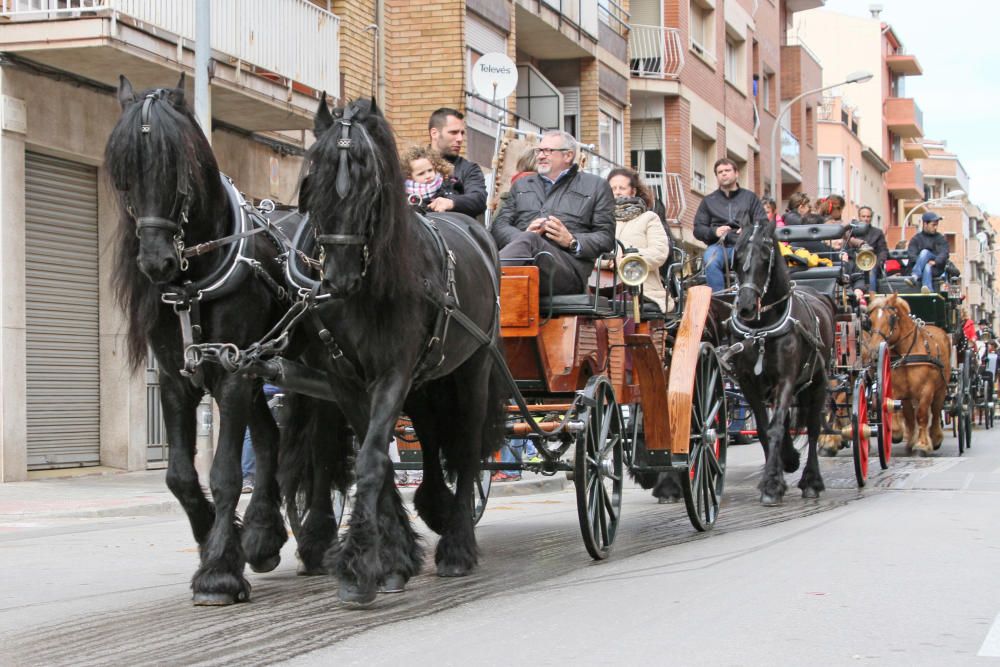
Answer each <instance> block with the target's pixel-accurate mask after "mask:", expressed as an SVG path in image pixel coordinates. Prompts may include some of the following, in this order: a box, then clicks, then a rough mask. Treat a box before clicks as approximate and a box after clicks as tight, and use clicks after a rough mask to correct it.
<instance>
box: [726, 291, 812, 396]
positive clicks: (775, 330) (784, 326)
mask: <svg viewBox="0 0 1000 667" xmlns="http://www.w3.org/2000/svg"><path fill="white" fill-rule="evenodd" d="M797 296H799V295H797V294H792V295H791V298H786V299H785V310H784V312H783V313H782V315H781V318H780V319H778V321H777V322H776V323H774V324H772V325H770V326H768V327H763V328H756V327H750V326H747V325H746V324H744V323H743V321H742V320H740V318H739V316H738V315H737V314H736V310H735V309H733V312H732V314H731V315H730V316H729V324H730V326H731V327H732V328H733V330H734V331H736V333H738V334H739V335H741V336H743V340H742V341H740V342H738V343H736V345H733V346H732V347H731V348H730V349H731V350H732V352H731V353H727V355H726V356H727V358H728V357H731V356H733V355H734V354H738V353H740V352H742V351H744V350H745V349H746V348H747V343H749V345H751V346H752V347H755V348H756V349H757V363H755V364H754V367H753V372H754V375H761V374H762V373H763V372H764V349H765V347H766V345H767V341H768V339H769V338H780V337H781V336H784V335H785V334H789V333H792V332H798V333H799V334H800V335H801V336H802V337H803V338H804V339H805V340H806V341H807V342H808V343H809V347H810V348H811V352H810V354H809V358H808V360H807V361H806V363H805V364H804V365H803V367H802V370H801V371H800V373H799V377H798V379H797V380H796V388H797V389H798V388H801V387H803V386H805V385H807V384H808V383H809V382H811V381H812V371H813V369H814V368H815V367H816V365H817V364H818V362H819V361H820V359H819V350H820V348H821V347H823V338H822V334H821V332H820V328H819V317H818V316H817V315H816V311H815V310H814V309H813V307H812V305H811V304H810V303H809V301H808V299H804V298H798V299H796V297H797ZM796 301H797V302H798V303H801V304H802V306H803V307H804V308H805V309H806V319H808V320H809V321H815V323H816V326H815V331H810V330H809V329H808V328H807V327H806V326H805V325H804V324H803V323H802V320H801V319H798V318H795V317H792V305H793V303H795V302H796Z"/></svg>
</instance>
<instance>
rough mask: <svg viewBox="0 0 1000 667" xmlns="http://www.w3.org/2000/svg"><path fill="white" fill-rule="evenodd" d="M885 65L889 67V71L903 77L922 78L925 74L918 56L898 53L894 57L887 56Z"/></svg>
mask: <svg viewBox="0 0 1000 667" xmlns="http://www.w3.org/2000/svg"><path fill="white" fill-rule="evenodd" d="M885 64H886V65H888V66H889V71H890V72H893V73H894V74H899V75H901V76H920V75H921V74H923V73H924V70H923V69H921V67H920V63H918V62H917V57H916V56H911V55H910V54H908V53H898V54H896V55H894V56H886V58H885Z"/></svg>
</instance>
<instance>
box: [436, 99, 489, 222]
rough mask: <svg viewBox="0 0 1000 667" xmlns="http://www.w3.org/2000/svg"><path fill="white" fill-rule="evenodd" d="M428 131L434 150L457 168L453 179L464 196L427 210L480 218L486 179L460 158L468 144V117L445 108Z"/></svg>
mask: <svg viewBox="0 0 1000 667" xmlns="http://www.w3.org/2000/svg"><path fill="white" fill-rule="evenodd" d="M427 131H428V132H429V133H430V138H431V146H432V147H433V148H434V149H435V150H437V152H438V153H440V154H441V155H442V156H444V159H446V160H447V161H448V162H450V163H452V164H453V165H454V166H455V172H454V174H452V175H453V176H454V177H455V178H456V179H458V181H459V182H460V183H461V184H462V194H454V195H452V196H451V197H437V198H435V199H434V200H432V201H431V203H430V204H428V206H427V209H428V210H430V211H437V212H438V213H442V212H444V211H454V212H455V213H464V214H466V215H468V216H471V217H473V218H476V217H479V216H480V215H482V214H483V213H484V212H485V211H486V179H485V178H484V177H483V170H482V169H480V168H479V165H478V164H476V163H475V162H470V161H468V160H466V159H465V158H463V157H461V156H460V155H459V153H461V152H462V144H464V143H465V116H463V115H462V113H461V112H459V111H456V110H455V109H449V108H448V107H441V108H440V109H438V110H437V111H435V112H434V113H432V114H431V118H430V121H428V123H427Z"/></svg>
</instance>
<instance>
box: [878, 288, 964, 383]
mask: <svg viewBox="0 0 1000 667" xmlns="http://www.w3.org/2000/svg"><path fill="white" fill-rule="evenodd" d="M879 308H880V309H881V310H887V311H890V313H891V314H890V315H889V333H888V335H886V334H884V333H882V332H881V331H879V330H875V329H871V334H872V335H873V336H874V335H876V334H877V335H878V336H879V337H880V338H882V340H884V341H885V342H886V343H887V344H889V350H890V352H891V353H892V362H891V367H892V368H899V367H901V366H918V365H930V366H934V367H935V368H937V369H938V372H939V373H940V374H941V378H942V379H944V380H945V383H947V379H946V378H945V377H944V364H943V363H942V362H941V360H940V359H939V358H938V357H936V356H934V355H932V354H931V346H930V342H929V340H928V335H927V331H926V330H925V329H924V322H923V320H920V319H918V318H911V319H912V320H913V331H911V332H910V333H909V334H907V338H909V339H910V347H909V349H907V350H906V352H904V353H903V354H899V353H897V352H896V350H895V348H896V347H897V345H900V344H901V343H903V342H904V341H905V339H900V340H899V341H897V344H896V345H893V344H891V343H889V336H891V335H892V331H893V329H895V328H896V324H898V323H899V309H898V308H896V306H879ZM870 322H871V320H870V319H869V328H871V325H870ZM918 333H920V334H921V335H920V339H921V340H922V341H923V343H924V354H911V353H912V352H913V349H914V347H916V345H917V334H918Z"/></svg>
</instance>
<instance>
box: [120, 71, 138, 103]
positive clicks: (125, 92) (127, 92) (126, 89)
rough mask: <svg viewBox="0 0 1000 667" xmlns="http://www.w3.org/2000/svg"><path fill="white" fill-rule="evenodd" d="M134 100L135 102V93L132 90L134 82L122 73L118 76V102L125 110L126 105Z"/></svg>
mask: <svg viewBox="0 0 1000 667" xmlns="http://www.w3.org/2000/svg"><path fill="white" fill-rule="evenodd" d="M133 102H135V93H134V92H133V91H132V82H131V81H129V80H128V79H127V78H126V77H125V75H124V74H121V75H119V76H118V104H120V105H121V107H122V111H124V110H125V107H127V106H129V105H130V104H132V103H133Z"/></svg>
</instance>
